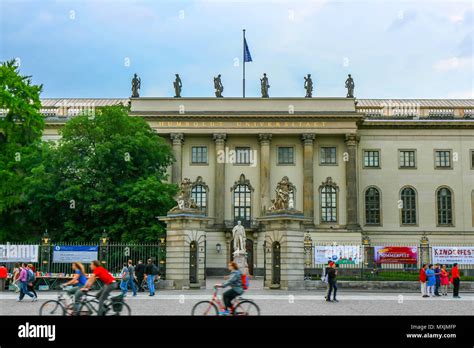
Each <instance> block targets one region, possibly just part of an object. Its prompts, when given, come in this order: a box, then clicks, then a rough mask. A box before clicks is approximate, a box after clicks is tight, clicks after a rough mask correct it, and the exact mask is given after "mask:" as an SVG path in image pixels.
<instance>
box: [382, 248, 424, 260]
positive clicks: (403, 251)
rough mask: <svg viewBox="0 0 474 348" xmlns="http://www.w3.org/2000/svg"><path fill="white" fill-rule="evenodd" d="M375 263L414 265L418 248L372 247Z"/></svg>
mask: <svg viewBox="0 0 474 348" xmlns="http://www.w3.org/2000/svg"><path fill="white" fill-rule="evenodd" d="M374 259H375V262H376V263H403V264H416V263H417V261H418V248H417V247H415V246H413V247H406V246H376V247H374Z"/></svg>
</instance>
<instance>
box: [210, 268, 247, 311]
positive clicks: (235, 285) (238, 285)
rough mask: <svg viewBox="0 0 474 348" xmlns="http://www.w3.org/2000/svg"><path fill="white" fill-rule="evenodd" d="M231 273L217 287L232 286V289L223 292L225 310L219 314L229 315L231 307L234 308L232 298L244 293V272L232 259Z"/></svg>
mask: <svg viewBox="0 0 474 348" xmlns="http://www.w3.org/2000/svg"><path fill="white" fill-rule="evenodd" d="M228 268H229V271H230V275H229V279H227V280H226V281H225V282H224V283H222V284H216V286H217V287H221V288H225V287H227V286H230V289H229V290H227V291H226V292H224V293H223V294H222V299H223V300H224V306H225V309H224V311H222V312H220V313H219V315H229V314H230V308H232V300H233V299H234V298H236V297H237V296H239V295H242V294H243V293H244V288H243V286H242V272H241V271H240V269H239V266H238V265H237V263H236V262H234V261H231V262H229V265H228Z"/></svg>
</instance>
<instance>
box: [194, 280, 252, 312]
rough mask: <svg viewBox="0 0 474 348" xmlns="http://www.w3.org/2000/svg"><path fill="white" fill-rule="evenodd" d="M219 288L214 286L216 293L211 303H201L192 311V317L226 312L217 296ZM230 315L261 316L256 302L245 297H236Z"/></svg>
mask: <svg viewBox="0 0 474 348" xmlns="http://www.w3.org/2000/svg"><path fill="white" fill-rule="evenodd" d="M218 288H219V287H218V286H214V293H213V295H212V299H211V300H210V301H200V302H198V303H196V304H195V305H194V307H193V309H192V310H191V315H219V310H220V311H224V310H225V306H224V304H223V303H222V301H221V300H220V299H219V297H218V296H217V292H218ZM230 315H234V316H249V315H260V308H259V307H258V306H257V304H256V303H255V302H253V301H252V300H249V299H244V298H243V297H240V296H238V297H236V298H235V299H234V302H233V303H232V307H231V308H230Z"/></svg>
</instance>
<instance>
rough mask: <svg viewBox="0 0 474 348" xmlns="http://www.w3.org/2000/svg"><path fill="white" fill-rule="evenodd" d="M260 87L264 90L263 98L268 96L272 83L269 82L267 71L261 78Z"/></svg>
mask: <svg viewBox="0 0 474 348" xmlns="http://www.w3.org/2000/svg"><path fill="white" fill-rule="evenodd" d="M260 87H261V90H262V98H268V89H269V88H270V85H269V84H268V77H267V74H266V73H264V74H263V77H262V78H261V79H260Z"/></svg>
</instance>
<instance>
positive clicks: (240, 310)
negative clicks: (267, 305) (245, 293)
mask: <svg viewBox="0 0 474 348" xmlns="http://www.w3.org/2000/svg"><path fill="white" fill-rule="evenodd" d="M233 314H234V315H235V316H247V315H251V316H253V315H260V308H259V307H258V306H257V304H256V303H255V302H253V301H250V300H243V301H241V302H239V304H238V305H237V306H236V307H235V308H234V313H233Z"/></svg>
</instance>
